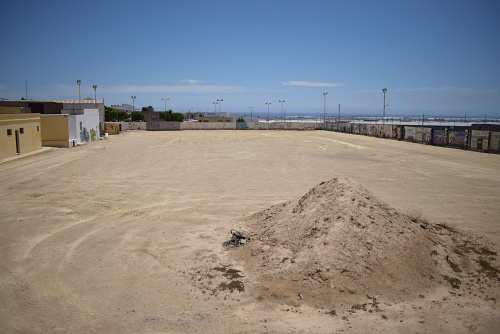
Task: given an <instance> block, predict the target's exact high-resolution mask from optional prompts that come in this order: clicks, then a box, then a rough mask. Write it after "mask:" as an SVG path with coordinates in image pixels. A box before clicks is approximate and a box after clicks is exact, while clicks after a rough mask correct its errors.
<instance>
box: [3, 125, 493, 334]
mask: <svg viewBox="0 0 500 334" xmlns="http://www.w3.org/2000/svg"><path fill="white" fill-rule="evenodd" d="M499 166H500V156H499V155H493V154H484V153H478V152H471V151H464V150H457V149H449V148H441V147H433V146H425V145H420V144H413V143H406V142H398V141H394V140H383V139H377V138H372V137H365V136H356V135H349V134H339V133H330V132H324V131H307V132H305V131H182V132H146V131H131V132H125V133H123V134H120V135H117V136H112V137H110V138H109V139H107V140H103V141H99V142H94V143H90V144H87V145H85V146H81V147H77V148H72V149H55V150H53V151H50V152H48V153H44V154H40V155H36V156H30V157H27V158H24V159H18V160H14V161H9V162H5V163H1V164H0V332H2V333H56V332H57V333H59V332H62V333H64V332H67V333H187V332H189V333H193V332H196V333H230V332H231V333H257V332H258V333H340V332H349V333H367V332H370V333H396V332H398V333H402V332H405V333H435V332H440V333H495V332H498V328H500V310H499V306H500V305H499V304H498V303H499V302H500V301H499V299H498V298H500V296H499V283H498V273H499V272H498V270H497V268H498V264H499V262H498V257H497V252H498V251H499V247H498V245H500V205H499V198H500V173H499V171H500V167H499ZM336 178H339V180H349V181H346V182H348V184H349V185H354V186H352V187H351V186H349V187H350V188H348V189H347V188H346V189H347V190H349V189H351V190H349V191H355V192H356V194H358V195H356V196H357V197H356V200H355V199H354V198H355V197H352V198H353V199H352V202H353V203H358V205H359V203H361V202H362V201H365V204H366V203H367V205H368V207H370V208H371V206H373V207H374V208H383V210H385V211H381V213H380V214H379V213H376V214H372V215H371V216H370V212H367V213H366V214H367V215H368V216H366V217H372V218H373V217H374V218H373V221H381V222H382V221H383V217H386V216H387V215H389V216H390V217H396V216H397V217H400V216H399V215H400V214H401V215H406V216H408V217H412V218H413V219H414V221H415V222H416V221H418V223H417V224H414V225H412V227H411V228H410V227H408V229H407V230H406V228H407V227H404V228H405V230H404V231H402V232H401V234H403V233H406V234H403V235H404V236H405V238H406V239H404V240H405V242H404V243H401V242H397V243H396V244H400V246H398V247H403V248H391V247H392V246H390V245H391V242H392V241H393V240H394V239H393V238H392V235H394V238H396V237H397V235H398V233H399V232H394V233H392V230H388V231H389V232H388V233H385V234H384V238H385V239H377V240H382V241H384V242H385V243H387V245H388V246H387V247H385V248H384V242H379V243H378V244H377V242H376V240H375V241H370V240H368V241H366V242H364V241H363V242H362V243H363V244H369V245H370V243H371V246H370V247H369V250H371V249H372V247H373V249H374V250H377V252H378V253H377V254H378V255H380V254H382V255H383V256H382V257H380V256H379V257H377V259H376V260H373V261H374V262H370V261H371V260H370V259H374V257H373V251H372V252H371V253H370V254H372V255H370V256H371V257H370V256H368V253H366V252H364V253H363V252H361V251H360V253H359V254H358V253H356V254H355V256H354V255H353V252H356V251H357V249H356V248H355V247H353V245H354V244H353V243H354V242H355V241H354V240H353V239H354V238H358V239H359V240H356V242H358V243H360V240H364V239H363V238H364V237H365V236H366V235H367V234H371V233H374V232H373V231H375V230H370V229H368V230H367V231H371V232H370V233H368V232H367V233H365V234H356V235H357V236H358V237H354V236H355V234H352V235H351V234H349V233H347V232H345V233H346V234H342V233H344V232H342V231H343V230H341V229H338V231H337V232H338V233H340V234H337V235H335V233H334V232H331V231H330V230H329V231H326V230H324V231H323V232H324V235H325V238H327V237H328V236H329V238H330V239H328V240H326V239H325V240H324V241H323V243H321V244H317V243H315V244H310V246H311V247H310V249H311V252H315V251H316V252H317V254H319V256H317V258H316V260H315V261H316V262H318V261H320V262H321V259H324V258H328V253H325V254H323V253H321V252H324V251H325V248H321V249H319V248H317V247H319V246H318V245H322V246H321V247H323V246H327V245H328V247H330V246H331V247H332V248H331V249H332V251H331V252H335V254H332V258H334V256H333V255H335V259H337V260H336V261H341V260H342V259H343V257H339V256H340V255H339V254H342V252H344V254H345V258H346V259H345V261H346V263H345V264H344V265H343V267H342V266H341V267H339V268H333V267H332V269H331V271H330V268H328V270H327V271H328V272H329V274H328V275H330V276H329V277H327V280H329V281H328V282H330V283H329V284H331V286H332V289H333V286H334V284H333V283H332V282H337V281H338V280H340V278H339V277H340V276H339V275H340V274H343V273H344V272H347V273H348V272H351V273H353V272H356V270H353V269H352V268H356V266H358V265H361V264H363V263H364V267H363V268H362V270H361V269H360V271H359V272H358V273H359V274H360V275H364V276H365V278H366V277H368V280H367V279H365V280H364V281H359V282H361V283H363V288H360V287H357V286H356V282H358V281H357V280H356V279H354V278H353V279H352V280H351V281H349V280H346V278H345V277H344V278H343V279H344V281H342V282H341V283H342V284H343V285H340V288H339V287H335V289H336V290H335V294H333V295H332V297H325V296H329V295H328V293H326V292H325V293H322V292H321V291H323V290H321V289H325V288H324V286H319V285H318V284H319V283H318V282H316V281H314V280H313V279H314V277H312V276H311V275H309V276H307V275H306V276H307V278H306V279H304V282H303V284H302V283H300V282H298V283H297V284H299V283H300V284H302V285H300V284H299V285H296V286H292V285H286V283H287V282H288V281H291V280H294V282H297V279H298V278H297V277H299V276H297V275H298V273H297V271H296V270H295V269H293V270H292V269H291V268H293V266H292V264H293V262H292V261H291V259H292V258H293V257H290V256H288V255H289V254H292V253H293V254H295V255H297V263H298V264H300V265H305V264H304V263H302V262H300V261H301V259H302V260H303V262H307V261H309V260H307V259H309V258H308V257H305V255H304V254H308V252H307V247H309V246H308V244H306V243H301V242H302V241H300V240H293V239H294V235H298V236H300V234H299V232H297V233H295V234H293V233H292V234H286V236H288V237H287V238H284V237H283V236H284V234H282V230H280V229H279V228H278V227H279V224H280V223H281V222H284V221H285V220H290V222H294V224H300V219H298V218H297V217H298V216H295V215H293V214H292V212H294V214H295V213H297V211H293V210H292V209H293V208H296V207H297V205H298V204H297V203H300V205H302V206H303V207H304V208H307V207H306V206H305V204H307V203H310V204H311V205H313V204H314V203H317V202H318V201H321V200H323V199H324V197H317V198H316V199H315V200H311V199H309V197H308V196H307V195H306V194H310V193H311V194H312V193H314V194H317V192H315V190H314V191H313V188H314V187H316V186H318V185H320V184H321V183H322V182H326V181H328V182H335V181H330V180H334V179H336ZM332 184H334V183H332ZM331 187H335V186H334V185H332V186H331ZM315 189H319V188H315ZM360 189H361V190H360ZM347 190H346V191H347ZM358 191H359V192H358ZM365 191H366V192H367V193H365ZM343 193H344V192H343ZM343 193H342V194H343ZM335 194H336V193H330V195H329V196H330V197H329V198H331V200H332V201H334V200H336V198H337V197H336V196H337V195H335ZM342 194H340V195H338V196H343V195H342ZM366 201H368V202H366ZM371 201H373V202H371ZM287 203H289V205H290V207H289V208H290V211H289V213H288V214H289V215H288V216H283V215H284V213H282V211H283V210H284V209H278V208H280V207H283V208H285V209H286V208H288V206H287V205H288V204H287ZM304 203H305V204H304ZM373 203H375V204H373ZM360 207H361V206H360ZM363 207H366V205H365V206H363ZM325 208H326V206H322V207H321V210H323V211H321V212H320V213H321V214H322V215H318V213H317V211H315V212H316V213H315V214H317V215H318V217H320V216H321V217H322V219H323V220H321V222H323V223H322V224H323V225H321V226H319V227H318V228H317V229H316V230H315V231H321V229H326V228H327V227H328V226H329V225H328V224H327V225H325V224H326V223H327V222H328V219H327V218H328V217H326V218H325V217H324V215H323V213H324V212H325V211H324V210H326V209H325ZM332 208H333V209H329V210H336V209H335V208H336V207H332ZM266 210H267V211H266ZM304 210H305V209H302V207H301V209H300V210H298V211H300V212H299V213H300V214H302V215H303V216H301V217H304V219H306V218H309V216H308V215H307V212H308V211H307V210H306V211H304ZM310 210H313V209H310ZM314 210H319V209H318V208H315V209H314ZM266 212H267V213H266ZM283 212H284V211H283ZM287 212H288V211H287ZM311 212H312V211H311ZM311 214H312V213H311ZM360 214H361V211H360ZM354 216H355V217H358V216H356V215H354ZM389 216H387V217H389ZM267 217H276V219H280V220H276V221H275V222H274V223H273V224H274V225H273V226H275V227H273V229H272V230H267V229H261V230H258V226H263V225H262V224H261V223H259V222H261V221H264V220H265V219H267ZM280 217H281V218H280ZM311 217H312V216H311ZM359 217H361V216H359ZM363 217H365V216H363ZM377 217H378V218H377ZM285 218H286V219H285ZM292 218H293V221H292ZM398 219H399V218H398ZM404 219H406V218H401V220H397V221H398V222H399V221H401V224H403V225H401V226H405V225H404V224H405V220H404ZM318 221H319V220H311V224H312V223H318ZM395 221H396V219H395ZM420 222H425V223H423V225H425V224H429V226H435V225H433V224H439V225H438V226H441V227H442V228H441V229H437V230H436V238H434V237H432V238H430V237H427V239H425V238H424V239H425V240H431V241H432V243H429V242H427V241H422V243H426V245H427V244H429V245H428V246H425V247H438V246H439V247H441V248H439V249H437V250H436V253H434V255H435V256H436V261H435V263H436V266H437V265H438V262H439V261H440V262H439V263H440V264H439V265H440V266H441V265H442V264H443V263H444V264H446V263H448V264H450V263H454V262H457V263H459V264H460V267H461V268H462V269H463V271H462V272H460V273H456V275H457V276H458V277H461V279H462V285H461V287H459V288H453V287H451V286H450V285H449V284H448V282H447V280H448V281H450V280H449V277H448V276H446V277H448V278H445V277H444V276H445V275H440V276H436V275H435V274H431V273H430V271H431V270H434V269H432V268H431V267H432V265H430V266H429V263H427V262H426V263H425V264H424V263H423V262H422V265H420V262H418V263H417V264H416V265H413V266H412V267H411V271H410V272H408V270H410V269H408V268H410V267H408V266H407V265H406V264H405V262H411V261H413V260H411V261H410V260H407V261H405V259H415V260H414V261H419V258H422V257H423V256H413V257H411V256H410V255H411V254H407V253H411V251H408V252H407V251H406V250H402V249H411V250H413V249H414V248H411V247H408V248H406V247H405V245H406V244H408V245H410V244H411V243H412V242H413V241H412V240H413V239H412V237H411V236H412V235H416V233H420V232H419V231H423V232H422V233H430V232H429V231H430V230H432V228H429V229H427V228H425V229H424V227H419V226H421V225H422V224H421V223H420ZM354 223H356V224H357V222H354ZM259 224H261V225H259ZM294 224H288V225H286V226H285V227H286V228H287V229H288V230H294V228H295V225H294ZM398 224H399V223H398ZM409 224H411V223H409ZM358 225H359V224H358ZM256 226H257V227H256ZM346 226H347V225H346ZM381 226H382V225H381ZM398 226H399V225H398ZM426 226H427V225H426ZM233 228H234V229H237V230H240V231H242V232H243V233H248V234H249V235H251V236H252V240H251V241H250V243H248V244H247V245H245V246H244V247H239V248H235V249H231V248H227V247H223V246H222V243H223V242H225V241H227V240H229V239H230V238H231V234H230V230H231V229H233ZM283 228H284V227H283ZM315 228H316V227H315ZM349 228H350V227H349ZM370 228H373V227H370ZM381 228H383V227H381ZM297 231H300V229H299V228H297ZM349 231H353V230H349ZM376 231H378V232H377V233H379V232H380V231H381V230H380V229H379V230H376ZM395 231H396V230H395ZM455 231H457V232H455ZM290 233H291V232H290ZM304 233H305V232H304ZM332 233H333V234H332ZM412 233H413V234H412ZM455 233H458V234H455ZM344 235H345V238H343V236H344ZM438 235H439V236H438ZM457 235H461V236H463V237H456V238H455V236H457ZM441 237H443V238H445V237H447V238H448V239H447V241H446V242H445V241H442V242H441V241H440V240H441V239H439V238H441ZM280 238H281V239H280ZM259 239H260V240H259ZM374 239H376V238H375V237H374ZM424 239H422V240H424ZM311 240H312V239H311ZM315 240H316V239H315ZM318 240H319V239H318ZM399 240H403V239H399ZM419 240H420V239H419ZM463 240H466V241H467V240H473V241H474V242H476V243H475V244H474V245H475V246H474V247H476V248H474V252H475V254H476V255H477V254H479V253H481V254H480V255H481V256H483V260H484V259H487V260H488V261H490V262H488V263H490V264H491V267H489V270H490V271H488V272H489V273H490V274H491V275H486V274H485V272H477V271H476V269H473V268H472V265H471V266H467V265H465V264H463V261H462V262H460V260H461V258H462V255H463V254H462V253H461V251H458V250H457V248H446V247H448V246H450V245H451V244H450V243H453V242H457V243H459V242H461V241H463ZM288 241H289V243H287V242H288ZM311 242H312V241H311ZM467 242H468V241H467ZM471 242H472V241H471ZM274 243H276V244H279V245H280V248H279V249H278V248H273V247H274ZM339 244H340V246H339ZM445 244H446V245H448V246H446V247H445ZM332 245H335V247H333V246H332ZM437 245H438V246H437ZM462 245H465V244H464V243H462ZM467 245H469V246H470V245H472V243H470V244H467ZM281 246H282V247H281ZM452 246H453V245H452ZM452 246H450V247H452ZM469 246H467V247H465V246H464V247H465V248H460V250H464V249H468V250H469V249H473V247H472V246H470V247H469ZM287 247H289V248H287ZM300 247H302V248H300ZM304 247H306V248H304ZM394 247H395V246H394ZM318 249H319V250H318ZM383 249H385V251H387V250H391V252H392V253H391V254H389V253H382V252H383ZM399 250H402V251H401V254H397V253H398V252H399ZM452 250H454V252H453V251H452ZM479 250H481V252H480V251H479ZM274 251H276V252H274ZM252 252H253V254H254V255H255V254H261V253H262V254H264V255H263V256H262V257H260V255H259V256H257V257H255V256H253V255H252V254H251V253H252ZM287 252H288V253H287ZM294 252H295V253H294ZM276 254H281V255H283V256H282V257H281V258H280V257H277V256H275V255H276ZM309 255H310V254H309ZM358 255H359V256H358ZM445 255H446V257H445ZM301 256H303V257H301ZM252 258H253V259H256V260H255V261H253V260H252ZM283 259H284V260H283ZM304 259H305V260H304ZM356 259H363V261H364V262H359V263H357V262H355V261H356ZM380 259H386V260H387V261H386V262H384V266H386V267H383V268H387V269H384V270H383V272H385V271H390V273H391V275H390V277H389V278H388V279H389V280H388V281H384V282H382V284H383V285H384V286H385V287H386V289H385V290H380V291H378V290H377V291H375V294H371V295H370V294H369V293H370V291H371V290H370V286H368V285H366V284H367V283H366V282H369V278H370V277H369V275H370V271H372V270H374V268H375V267H377V266H378V262H375V261H379V260H380ZM252 261H253V262H252ZM259 261H260V262H259ZM273 261H274V262H273ZM380 261H382V260H380ZM453 261H454V262H453ZM301 263H302V264H301ZM318 263H319V262H318ZM415 263H416V262H415ZM282 264H283V266H284V267H283V270H281V269H280V268H278V267H279V266H280V265H282ZM319 264H320V265H324V266H326V264H325V263H319ZM391 264H393V265H391ZM285 265H286V267H285ZM269 267H272V268H269ZM297 268H302V267H297ZM304 268H305V267H304ZM322 268H323V267H322ZM322 268H319V269H316V273H320V272H321V269H322ZM360 268H361V267H360ZM398 268H401V272H400V273H399V272H398V270H397V269H398ZM419 268H422V272H420V271H419V270H420V269H419ZM474 268H475V267H474ZM278 269H279V270H278ZM337 269H338V270H339V272H338V273H337V272H335V271H334V270H337ZM448 269H449V268H448ZM294 270H295V271H294ZM318 270H319V271H318ZM324 270H326V269H324ZM349 270H350V271H349ZM367 270H368V271H367ZM379 272H380V270H379ZM323 273H324V271H323ZM264 274H265V275H264ZM287 275H289V276H287ZM294 275H295V276H294ZM328 275H327V276H328ZM412 275H415V277H417V276H418V277H420V276H419V275H421V276H422V277H424V276H425V277H426V279H428V280H427V281H425V282H423V281H422V282H421V281H418V280H417V279H416V281H415V282H412V279H411V277H412ZM433 275H434V276H433ZM264 276H265V277H264ZM450 276H451V274H450ZM346 277H347V276H346ZM430 278H432V279H433V280H435V281H436V282H435V284H434V283H432V284H428V282H430V281H429V279H430ZM408 281H409V282H408ZM417 281H418V282H417ZM311 282H313V283H314V284H316V285H314V284H313V283H311ZM405 282H406V283H405ZM419 282H420V283H419ZM426 282H427V283H426ZM450 282H451V281H450ZM361 283H360V284H361ZM417 283H418V284H417ZM308 284H309V285H308ZM311 284H312V285H311ZM391 284H394V289H393V290H392V291H401V294H399V293H398V294H397V295H395V294H394V293H392V294H391V289H389V288H387V287H390V286H391ZM297 286H300V287H306V288H307V287H309V291H307V290H302V291H296V290H297V288H296V287H297ZM293 289H295V290H293ZM324 291H326V290H324ZM343 294H344V295H343ZM339 296H340V297H339ZM341 296H347V297H341Z"/></svg>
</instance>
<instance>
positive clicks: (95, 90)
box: [92, 85, 97, 108]
mask: <svg viewBox="0 0 500 334" xmlns="http://www.w3.org/2000/svg"><path fill="white" fill-rule="evenodd" d="M92 88H94V107H96V108H97V85H93V86H92Z"/></svg>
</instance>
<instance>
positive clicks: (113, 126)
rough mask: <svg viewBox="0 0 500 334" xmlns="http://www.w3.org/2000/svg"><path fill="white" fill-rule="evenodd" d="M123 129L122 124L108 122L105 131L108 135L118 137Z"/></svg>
mask: <svg viewBox="0 0 500 334" xmlns="http://www.w3.org/2000/svg"><path fill="white" fill-rule="evenodd" d="M121 129H122V127H121V123H119V122H106V126H105V130H104V131H105V132H106V133H107V134H108V135H117V134H119V133H120V131H121Z"/></svg>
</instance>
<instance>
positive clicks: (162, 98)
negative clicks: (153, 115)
mask: <svg viewBox="0 0 500 334" xmlns="http://www.w3.org/2000/svg"><path fill="white" fill-rule="evenodd" d="M161 99H162V100H163V101H165V122H166V121H167V101H168V100H170V99H164V98H163V97H162V98H161Z"/></svg>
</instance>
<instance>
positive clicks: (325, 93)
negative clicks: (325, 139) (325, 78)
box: [323, 92, 328, 130]
mask: <svg viewBox="0 0 500 334" xmlns="http://www.w3.org/2000/svg"><path fill="white" fill-rule="evenodd" d="M327 95H328V92H323V100H324V103H323V122H324V125H325V130H326V96H327Z"/></svg>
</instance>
